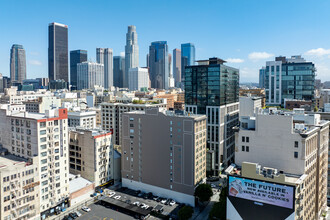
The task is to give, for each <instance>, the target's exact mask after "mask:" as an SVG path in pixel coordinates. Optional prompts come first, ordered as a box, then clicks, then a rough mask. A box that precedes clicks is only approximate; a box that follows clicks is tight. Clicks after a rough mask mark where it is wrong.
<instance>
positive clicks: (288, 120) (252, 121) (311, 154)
mask: <svg viewBox="0 0 330 220" xmlns="http://www.w3.org/2000/svg"><path fill="white" fill-rule="evenodd" d="M329 124H330V122H329V121H324V120H320V115H319V114H305V113H304V109H294V110H293V111H280V110H277V109H276V108H270V109H267V110H260V112H258V114H256V116H254V117H243V118H241V123H240V125H241V126H240V128H239V130H238V134H236V149H235V162H236V164H237V165H238V166H241V165H242V164H243V162H251V163H259V164H260V165H261V166H264V167H271V168H274V169H276V170H277V171H278V172H277V171H274V170H273V172H266V173H265V175H268V174H274V176H275V175H278V174H279V173H282V174H288V175H291V176H297V175H299V176H301V178H300V187H301V190H303V191H304V193H303V195H302V196H301V197H298V198H299V199H300V203H299V204H298V205H297V206H296V207H294V209H295V216H296V217H298V218H293V219H320V217H321V215H322V213H323V212H324V211H325V210H326V209H327V173H328V148H329ZM295 198H296V200H298V198H297V197H295ZM268 210H269V209H268Z"/></svg>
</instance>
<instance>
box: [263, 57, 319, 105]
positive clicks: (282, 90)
mask: <svg viewBox="0 0 330 220" xmlns="http://www.w3.org/2000/svg"><path fill="white" fill-rule="evenodd" d="M315 72H316V69H315V66H314V64H313V63H312V62H306V61H305V59H303V58H302V57H301V56H292V57H291V58H286V57H276V58H275V61H267V62H266V70H265V90H266V104H267V105H273V106H274V105H281V106H283V105H284V100H285V99H297V100H314V82H315Z"/></svg>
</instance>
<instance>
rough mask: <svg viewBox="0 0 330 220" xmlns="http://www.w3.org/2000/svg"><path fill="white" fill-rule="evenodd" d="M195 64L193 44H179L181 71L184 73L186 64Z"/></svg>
mask: <svg viewBox="0 0 330 220" xmlns="http://www.w3.org/2000/svg"><path fill="white" fill-rule="evenodd" d="M194 64H195V45H194V44H192V43H186V44H181V73H182V74H184V70H185V67H186V66H192V65H194Z"/></svg>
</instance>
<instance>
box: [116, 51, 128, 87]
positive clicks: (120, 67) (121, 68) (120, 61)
mask: <svg viewBox="0 0 330 220" xmlns="http://www.w3.org/2000/svg"><path fill="white" fill-rule="evenodd" d="M124 74H125V57H124V56H114V57H113V86H115V87H119V88H123V80H124Z"/></svg>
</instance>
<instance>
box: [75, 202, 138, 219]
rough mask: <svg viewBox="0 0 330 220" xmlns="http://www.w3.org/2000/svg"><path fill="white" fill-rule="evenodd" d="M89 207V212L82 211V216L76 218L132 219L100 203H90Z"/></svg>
mask: <svg viewBox="0 0 330 220" xmlns="http://www.w3.org/2000/svg"><path fill="white" fill-rule="evenodd" d="M89 208H90V209H91V211H90V212H87V213H86V212H83V211H81V213H82V214H83V215H82V216H80V217H79V218H77V219H78V220H121V219H127V220H130V219H134V218H133V217H131V216H129V215H126V214H124V213H121V212H117V211H116V210H112V209H109V208H106V207H104V206H102V205H98V204H92V205H90V206H89Z"/></svg>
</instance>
